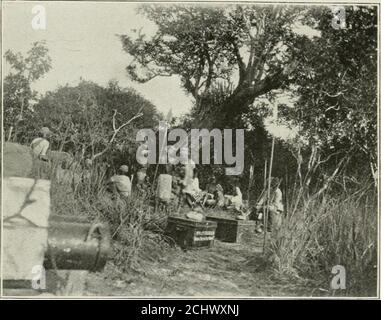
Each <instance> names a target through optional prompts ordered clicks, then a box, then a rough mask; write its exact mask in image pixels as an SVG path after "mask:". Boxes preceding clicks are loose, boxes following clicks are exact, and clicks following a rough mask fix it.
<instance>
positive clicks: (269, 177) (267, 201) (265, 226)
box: [262, 137, 275, 253]
mask: <svg viewBox="0 0 381 320" xmlns="http://www.w3.org/2000/svg"><path fill="white" fill-rule="evenodd" d="M274 145H275V139H274V137H273V141H272V144H271V156H270V165H269V176H268V185H267V188H268V189H267V199H266V206H265V210H264V229H265V230H264V232H263V249H262V252H263V253H265V248H266V238H267V237H266V236H267V223H268V211H269V210H268V207H269V204H270V192H271V172H272V167H273V158H274Z"/></svg>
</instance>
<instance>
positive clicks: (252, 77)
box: [120, 5, 301, 123]
mask: <svg viewBox="0 0 381 320" xmlns="http://www.w3.org/2000/svg"><path fill="white" fill-rule="evenodd" d="M140 12H141V13H142V14H144V15H145V16H146V17H148V19H150V20H152V21H153V22H155V24H156V25H157V32H156V33H155V34H154V35H153V36H152V37H151V38H150V39H148V37H147V36H146V35H144V34H142V33H141V32H140V31H139V32H137V36H136V37H132V36H129V35H122V36H120V37H121V40H122V43H123V47H124V50H125V51H126V52H127V53H128V54H130V55H132V56H133V57H134V60H133V62H132V63H131V64H130V65H129V66H128V67H127V72H128V74H129V75H130V76H131V77H132V79H134V80H136V81H140V82H146V81H149V80H151V79H153V78H155V77H158V76H171V75H178V76H180V78H181V81H182V85H183V87H184V89H185V90H186V91H187V92H189V93H190V94H191V95H192V96H193V97H194V99H195V105H196V108H197V109H198V111H199V113H200V114H201V115H202V116H201V117H203V116H204V113H205V112H207V111H208V109H207V104H206V103H205V101H204V99H205V97H206V96H207V95H208V92H209V91H210V89H211V88H212V87H213V86H214V85H216V83H218V82H221V81H225V82H228V83H233V84H234V88H233V90H232V93H231V95H229V96H228V97H227V99H225V101H224V102H223V103H222V105H221V112H222V114H224V115H225V119H224V121H225V122H231V121H232V120H234V121H235V122H236V123H237V121H238V120H239V119H240V116H241V115H242V114H243V113H244V112H246V111H247V110H248V107H249V106H250V105H251V104H252V103H253V102H254V100H255V99H256V98H257V97H259V96H261V95H263V94H266V93H270V92H271V91H272V90H274V89H279V88H283V87H285V86H286V85H287V84H288V79H289V74H290V73H291V72H292V70H293V65H292V63H291V61H292V59H293V48H294V43H295V42H296V41H298V39H299V38H300V36H298V35H297V34H295V33H294V31H293V25H294V23H295V22H296V21H297V20H298V19H299V18H300V13H301V9H300V8H297V7H289V6H284V5H283V6H259V5H256V6H252V5H226V6H218V7H216V6H214V7H211V6H199V5H198V6H194V5H181V6H172V5H171V6H166V5H144V6H142V7H141V8H140ZM232 79H236V80H234V81H233V80H232ZM232 114H234V115H236V117H232Z"/></svg>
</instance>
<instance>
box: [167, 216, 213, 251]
mask: <svg viewBox="0 0 381 320" xmlns="http://www.w3.org/2000/svg"><path fill="white" fill-rule="evenodd" d="M216 228H217V223H216V222H213V221H205V220H204V221H197V220H194V219H189V218H186V217H168V220H167V228H166V234H167V235H168V236H169V237H171V238H172V239H173V240H174V241H175V242H176V244H177V245H179V246H180V247H181V248H183V249H195V248H205V247H207V248H209V247H211V246H212V245H213V243H214V238H215V231H216Z"/></svg>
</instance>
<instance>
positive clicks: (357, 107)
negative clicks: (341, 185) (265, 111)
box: [283, 6, 377, 170]
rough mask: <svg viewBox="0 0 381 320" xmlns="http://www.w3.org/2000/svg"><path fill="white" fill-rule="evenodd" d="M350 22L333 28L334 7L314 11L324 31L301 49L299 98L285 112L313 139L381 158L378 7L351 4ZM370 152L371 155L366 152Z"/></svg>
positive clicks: (308, 19) (313, 20)
mask: <svg viewBox="0 0 381 320" xmlns="http://www.w3.org/2000/svg"><path fill="white" fill-rule="evenodd" d="M345 9H346V27H345V28H343V29H339V30H337V29H334V28H332V25H331V21H332V13H331V11H330V9H329V8H315V9H312V10H309V11H308V14H306V16H305V23H308V24H309V25H311V26H312V27H313V28H315V29H317V30H319V31H320V32H321V36H320V37H315V38H313V39H305V41H304V43H301V46H300V47H299V48H296V50H299V51H300V54H299V55H297V66H298V67H297V75H298V76H297V77H296V79H295V82H294V84H295V85H294V94H295V96H296V97H297V98H298V99H297V101H296V103H295V105H294V107H293V108H287V109H286V110H284V111H285V112H284V114H283V115H284V116H286V118H287V119H288V120H290V121H291V123H292V124H293V125H294V126H296V127H298V128H299V130H300V133H301V134H302V135H303V136H305V137H307V138H308V139H309V141H310V143H311V144H314V145H318V146H320V147H321V148H325V149H328V150H331V152H338V151H342V152H344V153H348V151H349V150H352V154H355V155H356V156H357V157H359V159H358V160H359V164H360V163H361V162H362V164H364V162H365V163H368V164H369V162H367V161H364V160H368V161H371V163H372V166H373V168H372V169H373V170H374V169H375V167H376V163H377V8H376V7H366V6H360V7H353V6H352V7H345ZM364 156H365V157H364Z"/></svg>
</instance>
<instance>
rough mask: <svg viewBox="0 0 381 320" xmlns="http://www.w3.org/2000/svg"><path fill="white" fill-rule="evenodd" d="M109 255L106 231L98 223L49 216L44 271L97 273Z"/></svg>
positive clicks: (103, 225) (108, 239)
mask: <svg viewBox="0 0 381 320" xmlns="http://www.w3.org/2000/svg"><path fill="white" fill-rule="evenodd" d="M109 252H110V232H109V229H108V227H107V226H106V225H105V224H102V223H95V224H90V223H86V222H84V221H83V220H82V219H78V218H76V217H57V216H56V217H52V219H51V220H50V226H49V235H48V250H47V253H46V255H45V262H44V266H45V268H46V269H64V270H88V271H92V272H95V271H101V270H102V269H103V268H104V266H105V264H106V261H107V258H108V256H109Z"/></svg>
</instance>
